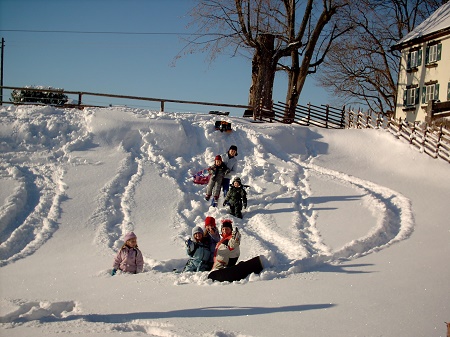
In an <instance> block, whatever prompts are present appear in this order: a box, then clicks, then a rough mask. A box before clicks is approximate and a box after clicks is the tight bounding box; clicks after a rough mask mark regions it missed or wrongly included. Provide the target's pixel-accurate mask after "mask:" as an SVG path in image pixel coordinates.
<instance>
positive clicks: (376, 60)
mask: <svg viewBox="0 0 450 337" xmlns="http://www.w3.org/2000/svg"><path fill="white" fill-rule="evenodd" d="M441 4H442V2H440V1H435V0H413V1H411V0H359V1H354V2H352V3H351V4H350V6H348V7H346V8H345V9H344V10H343V11H341V12H340V13H338V15H337V16H336V18H339V17H341V18H342V16H344V17H345V18H347V20H349V21H350V24H351V25H352V27H353V29H352V30H351V31H348V32H345V34H342V35H341V36H340V37H339V39H338V40H337V43H335V44H333V45H332V46H331V47H330V50H329V52H328V54H327V57H326V60H325V62H324V64H323V67H322V71H321V73H320V74H319V76H318V80H319V83H320V85H321V86H323V87H325V88H327V89H328V90H329V91H331V92H332V93H333V95H334V96H335V97H337V98H338V99H340V100H341V104H363V105H365V106H368V107H369V108H370V109H372V110H374V111H377V112H381V113H385V114H386V113H389V112H391V111H394V108H395V102H396V96H397V79H398V67H399V63H400V56H401V55H400V53H398V52H396V53H392V52H391V51H390V48H391V46H392V45H394V44H395V43H397V42H398V41H399V40H400V39H401V38H402V37H404V36H405V35H406V34H407V33H409V32H410V31H411V30H413V29H414V28H415V27H416V26H417V25H418V24H420V23H421V22H422V21H423V20H424V19H426V18H427V17H428V16H429V15H430V14H431V13H432V12H433V11H434V10H436V9H437V8H438V7H439V6H440V5H441Z"/></svg>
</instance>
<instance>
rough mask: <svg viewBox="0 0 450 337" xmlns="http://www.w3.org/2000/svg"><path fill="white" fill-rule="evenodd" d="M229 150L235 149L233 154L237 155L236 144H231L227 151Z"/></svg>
mask: <svg viewBox="0 0 450 337" xmlns="http://www.w3.org/2000/svg"><path fill="white" fill-rule="evenodd" d="M230 150H234V151H236V154H235V155H234V156H235V157H236V156H237V155H238V153H237V146H236V145H231V146H230V149H229V150H228V152H230Z"/></svg>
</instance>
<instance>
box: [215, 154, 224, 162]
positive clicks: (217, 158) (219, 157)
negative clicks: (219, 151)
mask: <svg viewBox="0 0 450 337" xmlns="http://www.w3.org/2000/svg"><path fill="white" fill-rule="evenodd" d="M214 160H220V161H222V157H221V156H220V155H217V156H216V157H215V158H214Z"/></svg>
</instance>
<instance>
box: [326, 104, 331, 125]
mask: <svg viewBox="0 0 450 337" xmlns="http://www.w3.org/2000/svg"><path fill="white" fill-rule="evenodd" d="M329 115H330V106H329V105H328V104H327V105H326V108H325V128H326V129H328V118H329Z"/></svg>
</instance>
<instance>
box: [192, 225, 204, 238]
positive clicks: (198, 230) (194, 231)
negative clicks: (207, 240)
mask: <svg viewBox="0 0 450 337" xmlns="http://www.w3.org/2000/svg"><path fill="white" fill-rule="evenodd" d="M196 233H202V234H203V229H202V228H201V227H200V226H195V227H194V228H192V236H194V234H196Z"/></svg>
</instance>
